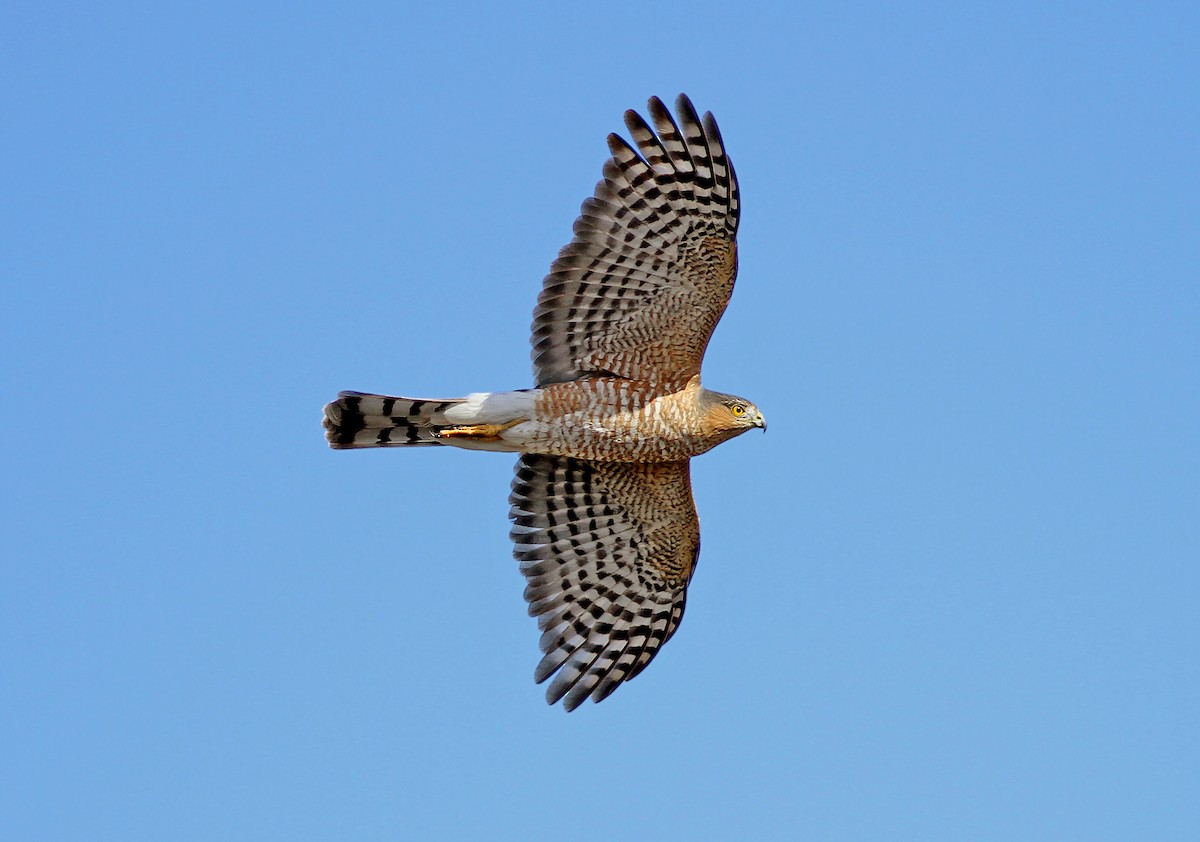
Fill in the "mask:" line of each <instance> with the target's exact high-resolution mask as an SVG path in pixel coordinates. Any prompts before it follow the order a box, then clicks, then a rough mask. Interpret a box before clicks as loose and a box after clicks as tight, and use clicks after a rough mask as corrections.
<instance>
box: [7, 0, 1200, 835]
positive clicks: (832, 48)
mask: <svg viewBox="0 0 1200 842" xmlns="http://www.w3.org/2000/svg"><path fill="white" fill-rule="evenodd" d="M0 33H2V34H0V42H2V48H0V73H2V87H0V97H2V99H0V106H2V107H3V112H4V114H5V115H6V116H5V120H4V121H3V126H2V127H0V137H2V139H3V141H2V142H3V149H4V155H3V163H0V167H2V168H3V180H4V184H5V191H4V193H5V199H4V201H3V202H2V203H0V273H2V277H3V279H4V289H5V292H4V301H5V305H4V306H3V307H2V308H0V344H2V346H3V358H2V360H3V361H2V365H0V385H2V386H3V390H4V394H5V395H6V398H7V401H8V406H7V412H6V413H5V422H4V426H5V430H6V439H7V441H8V446H7V447H5V448H4V452H3V457H2V463H0V469H2V470H0V482H3V485H4V494H3V497H4V505H3V509H2V511H0V519H2V520H3V534H4V543H5V548H6V552H5V553H4V556H5V558H4V560H3V565H2V568H0V575H2V579H0V651H2V652H3V657H2V664H0V709H2V711H3V714H2V716H0V817H3V818H0V825H2V827H0V829H2V830H3V834H2V835H3V836H4V837H5V838H6V839H14V840H59V839H62V840H79V839H89V840H110V839H111V840H131V839H148V840H151V839H152V840H159V839H172V840H193V839H194V840H211V839H247V840H273V839H281V840H282V839H287V840H297V839H304V840H307V839H313V840H322V839H338V840H343V839H360V840H373V839H380V840H382V839H405V838H408V839H415V838H461V839H466V838H489V839H518V838H519V839H539V838H572V839H579V840H591V839H647V838H653V837H657V838H664V839H674V838H693V839H705V838H712V839H733V838H768V839H769V838H774V839H782V838H806V839H821V840H878V839H889V840H895V839H913V840H931V839H946V840H961V839H972V840H991V839H994V840H1013V839H1020V840H1064V839H1080V840H1105V839H1112V840H1128V839H1134V838H1136V839H1182V838H1187V837H1188V836H1189V835H1191V834H1193V833H1194V832H1195V828H1196V826H1197V824H1198V823H1200V806H1198V805H1200V801H1198V800H1197V797H1196V793H1197V792H1198V791H1200V723H1198V718H1197V711H1200V659H1198V658H1197V650H1198V648H1200V611H1198V609H1200V572H1198V569H1197V568H1198V564H1197V562H1198V561H1200V436H1198V433H1200V378H1198V376H1197V362H1196V361H1197V360H1198V359H1200V340H1198V335H1200V331H1198V327H1200V284H1198V281H1200V248H1198V246H1197V243H1198V242H1200V237H1198V234H1200V231H1198V227H1200V226H1198V222H1200V198H1198V197H1200V170H1198V168H1197V154H1196V153H1197V150H1198V149H1200V118H1198V114H1200V112H1198V111H1197V109H1196V103H1197V101H1198V99H1200V96H1198V95H1200V70H1198V65H1197V60H1196V53H1195V45H1196V43H1197V38H1198V36H1200V15H1198V13H1197V10H1196V7H1195V5H1194V4H1185V3H1158V4H1132V3H1128V4H1122V3H1064V4H1057V3H1056V4H1045V3H1037V4H1023V3H1008V4H986V5H984V4H959V3H918V4H907V5H905V6H903V7H902V8H901V7H898V6H897V5H895V4H874V3H837V4H833V3H829V4H819V5H802V4H794V5H792V6H787V7H785V6H784V4H779V5H777V6H775V7H773V9H771V10H768V9H767V8H766V7H765V5H764V6H760V7H757V8H756V9H754V10H751V11H735V10H734V9H732V8H731V7H730V6H729V5H728V4H715V3H712V4H710V3H705V2H689V3H686V4H667V3H654V4H622V3H609V4H604V5H603V6H602V7H601V6H589V7H587V8H585V7H583V6H582V4H570V5H568V4H560V5H558V6H551V5H549V4H546V5H534V4H526V5H521V4H505V5H503V6H501V5H500V4H495V5H488V6H484V5H472V4H429V7H427V8H425V7H421V8H419V7H415V6H407V5H402V4H355V5H354V6H353V7H352V8H346V7H344V6H335V5H333V4H330V5H328V6H325V5H314V4H293V3H289V4H283V3H280V4H250V5H249V6H247V5H245V4H220V3H217V4H211V3H210V4H202V5H201V4H196V5H194V6H184V5H182V4H165V5H164V4H144V5H142V4H122V3H116V4H56V3H43V4H34V5H30V6H27V7H22V8H17V7H14V6H12V5H11V4H10V6H9V7H7V8H6V10H5V11H4V12H3V13H2V16H0ZM679 91H686V92H687V93H688V94H690V95H691V97H692V98H693V100H694V101H695V102H696V104H697V106H698V107H699V108H700V109H701V110H712V111H713V112H714V113H715V114H716V115H717V118H718V119H719V121H720V124H721V128H722V131H723V133H724V136H725V139H726V142H727V145H728V148H729V151H730V154H731V155H732V157H733V159H734V161H735V163H736V165H737V168H738V173H739V176H740V179H741V185H742V192H743V200H744V215H743V219H742V228H741V235H740V245H741V277H740V281H739V286H738V289H737V291H736V293H735V295H734V298H733V302H732V306H731V307H730V309H729V311H728V313H727V314H726V316H725V318H724V320H723V321H722V323H721V325H720V326H719V328H718V330H717V334H716V336H715V338H714V340H713V343H712V345H711V346H710V348H709V354H708V357H707V360H706V367H705V382H706V384H707V385H709V386H710V387H712V388H716V389H721V390H724V391H732V392H737V393H739V394H743V395H746V396H748V397H750V398H751V399H753V400H754V401H755V402H756V403H758V405H759V406H760V407H761V408H762V409H763V411H764V413H765V414H766V416H767V418H768V419H769V420H770V432H769V433H768V434H767V435H766V436H759V435H754V436H745V437H742V438H739V439H737V440H735V441H734V442H731V443H729V444H727V445H724V446H722V447H720V448H718V449H717V450H716V451H714V452H712V453H710V454H708V455H706V456H704V457H702V458H701V459H699V460H697V461H696V463H695V464H694V466H693V474H694V481H695V487H696V496H697V502H698V505H699V510H700V517H701V521H702V524H703V535H704V552H703V555H702V557H701V561H700V566H699V570H698V573H697V575H696V578H695V579H694V580H693V585H692V589H691V594H690V599H689V603H688V616H687V618H686V620H685V621H684V623H683V625H682V627H681V631H680V633H679V634H678V635H677V636H676V637H675V638H674V639H673V640H672V641H671V642H670V643H669V644H668V645H667V647H666V648H665V649H664V650H663V652H662V653H661V655H660V656H659V657H658V658H657V659H656V660H655V662H654V664H653V665H652V667H651V668H649V669H647V670H646V672H645V673H643V674H642V675H641V676H640V677H638V678H637V679H636V680H635V681H633V682H632V683H631V684H629V685H627V686H625V687H623V688H621V689H620V690H619V691H618V692H617V693H616V694H615V695H614V696H613V697H612V698H611V699H609V700H608V701H606V702H605V703H603V704H601V705H592V704H590V703H589V704H587V705H586V706H585V707H583V708H581V709H580V710H579V711H577V712H576V713H573V714H571V715H569V716H568V715H565V714H563V713H562V711H561V709H557V708H549V707H547V706H546V705H545V703H544V702H543V701H542V690H541V688H538V687H535V686H534V684H533V683H532V678H531V676H532V671H533V667H534V665H535V663H536V662H537V660H538V653H537V632H536V627H535V623H534V621H533V620H531V619H530V618H528V617H527V616H526V615H525V606H524V603H523V601H522V599H521V590H522V582H521V579H520V576H519V574H518V573H517V570H516V565H515V563H514V562H513V561H512V559H511V555H510V547H509V543H508V539H507V528H508V526H507V520H506V513H507V504H506V496H507V493H508V484H509V481H510V478H511V462H512V459H511V458H510V457H508V456H505V455H494V454H479V453H468V452H458V451H448V452H447V451H444V450H442V449H437V450H432V449H426V450H421V451H417V452H401V451H397V450H390V451H363V452H344V453H335V452H332V451H330V450H328V449H327V448H326V447H325V444H324V441H323V438H322V435H321V429H320V421H319V419H320V410H321V406H322V405H323V404H324V403H325V402H326V401H327V400H329V399H330V398H331V397H332V396H333V395H335V394H336V393H337V391H338V390H339V389H359V390H367V391H383V392H393V393H399V394H410V395H435V396H438V395H454V394H463V393H466V392H470V391H476V390H481V389H503V388H519V387H524V386H527V385H529V383H530V376H531V375H530V369H529V360H528V344H527V342H528V335H527V334H528V325H529V319H530V313H531V310H532V306H533V301H534V298H535V296H536V293H537V290H538V288H539V284H540V281H541V277H542V275H543V274H544V273H545V271H546V269H547V267H548V266H549V263H550V261H551V260H552V259H553V257H554V255H555V254H556V253H557V250H558V248H559V247H560V246H561V245H563V244H564V243H565V242H566V241H567V240H568V239H569V237H570V225H571V222H572V220H573V219H574V216H575V214H576V212H577V210H578V206H579V203H580V201H582V199H583V198H584V197H585V196H587V195H589V194H590V192H591V189H592V186H593V184H594V183H595V180H596V179H597V177H598V176H599V172H600V166H601V164H602V162H603V160H604V157H605V155H606V147H605V144H604V138H605V135H606V134H607V133H608V132H610V131H617V130H621V129H622V128H623V127H622V122H621V115H622V112H623V111H624V109H626V108H629V107H638V108H641V107H643V106H644V103H645V100H646V98H647V97H648V96H649V95H651V94H657V95H660V96H662V97H664V98H673V97H674V96H675V95H676V94H677V93H678V92H679Z"/></svg>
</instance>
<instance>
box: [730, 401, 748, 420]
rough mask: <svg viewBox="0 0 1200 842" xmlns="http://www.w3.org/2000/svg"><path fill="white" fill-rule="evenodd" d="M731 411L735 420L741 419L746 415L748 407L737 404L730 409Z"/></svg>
mask: <svg viewBox="0 0 1200 842" xmlns="http://www.w3.org/2000/svg"><path fill="white" fill-rule="evenodd" d="M729 411H730V412H732V413H733V415H734V417H735V418H741V417H742V416H743V415H745V414H746V407H744V406H742V405H741V404H740V403H735V404H734V405H733V406H731V407H730V408H729Z"/></svg>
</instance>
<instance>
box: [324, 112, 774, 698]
mask: <svg viewBox="0 0 1200 842" xmlns="http://www.w3.org/2000/svg"><path fill="white" fill-rule="evenodd" d="M648 108H649V115H650V122H646V120H644V119H643V118H642V117H641V116H639V115H638V114H637V112H635V111H627V112H625V125H626V126H627V127H628V129H629V132H630V134H631V135H632V137H633V141H634V144H636V145H630V144H629V143H628V142H626V141H625V140H624V139H622V138H621V137H620V136H619V135H616V134H610V135H609V136H608V147H609V150H610V151H611V153H612V157H611V158H610V159H609V160H608V161H607V162H606V163H605V165H604V171H603V176H604V177H603V180H602V181H600V183H599V184H598V185H597V186H596V191H595V195H594V196H593V197H592V198H590V199H587V200H586V201H585V202H584V203H583V208H582V210H581V211H580V214H579V218H578V219H577V220H575V226H574V234H575V237H574V239H573V240H572V241H571V242H570V243H569V244H568V245H567V246H566V247H565V248H564V249H563V250H562V251H561V252H559V255H558V259H556V260H555V261H554V264H553V265H552V266H551V267H550V274H548V275H547V276H546V278H545V280H544V282H543V285H542V291H541V294H540V295H539V296H538V300H537V306H536V308H535V309H534V314H533V338H532V342H533V353H532V356H533V370H534V380H535V383H536V385H535V386H534V388H532V389H520V390H517V391H511V392H480V393H476V394H472V395H469V396H467V397H465V398H454V399H435V398H402V397H389V396H386V395H373V394H365V393H362V392H342V393H340V394H339V395H338V398H337V400H335V401H334V402H333V403H330V404H329V405H328V406H326V407H325V422H324V423H325V429H326V438H327V439H328V441H329V444H330V446H331V447H333V448H336V449H349V448H363V447H421V446H430V445H440V446H450V447H461V448H466V449H468V450H494V451H506V452H513V453H519V454H520V456H519V458H518V460H517V466H516V476H515V478H514V479H513V483H512V494H511V496H510V497H509V503H510V504H511V506H512V509H511V511H510V513H509V518H510V519H511V520H512V522H513V525H512V531H511V536H512V540H513V542H514V545H515V547H514V555H515V556H516V558H517V560H518V561H519V562H520V569H521V572H522V573H523V574H524V575H525V578H526V580H527V583H526V587H525V599H526V601H527V602H528V603H529V613H530V615H531V616H534V617H537V620H538V627H539V629H540V630H541V633H542V636H541V650H542V652H543V653H544V656H543V657H542V660H541V662H540V663H539V664H538V665H537V668H536V670H535V671H534V679H535V680H536V681H537V682H538V683H541V682H543V681H545V680H546V679H548V678H550V677H551V676H554V679H553V681H551V683H550V685H549V687H548V689H547V691H546V700H547V701H548V702H549V703H550V704H555V703H557V702H559V701H560V700H561V701H562V702H563V706H564V707H565V708H566V709H567V710H568V711H570V710H574V709H575V708H576V707H578V706H579V705H580V704H581V703H582V702H583V701H584V700H585V699H586V698H588V697H589V696H590V697H591V698H592V700H593V701H596V702H599V701H601V700H602V699H604V698H606V697H607V696H608V695H609V694H611V693H612V692H613V691H614V690H615V689H616V688H617V687H618V686H620V684H621V683H622V682H624V681H628V680H629V679H631V678H633V677H634V676H635V675H637V674H638V673H640V672H641V671H642V670H643V669H644V668H645V667H646V665H647V664H648V663H650V661H651V659H653V658H654V655H655V654H656V653H657V652H658V650H659V648H660V647H661V646H662V645H663V644H664V643H666V642H667V640H668V639H670V637H671V635H673V634H674V633H675V630H676V629H677V628H678V627H679V621H680V620H681V619H682V618H683V610H684V605H685V603H686V600H687V587H688V583H689V581H690V580H691V578H692V573H693V572H694V571H695V569H696V559H697V556H698V554H699V552H700V527H699V523H698V521H697V518H696V506H695V503H694V502H693V500H692V486H691V479H690V474H689V464H690V459H691V458H692V457H693V456H697V455H699V454H701V453H704V452H705V451H708V450H710V449H711V448H713V447H715V446H716V445H718V444H720V443H721V442H723V441H726V440H728V439H731V438H733V437H734V436H737V435H740V434H741V433H744V432H746V431H747V430H750V429H753V428H759V429H762V430H766V428H767V424H766V421H765V420H764V419H763V416H762V413H760V412H759V411H758V408H757V407H756V406H755V405H754V404H753V403H751V402H750V401H748V400H746V399H745V398H739V397H736V396H734V395H727V394H723V393H721V392H713V391H709V390H708V389H706V388H704V387H703V386H701V385H700V363H701V360H702V359H703V357H704V349H705V347H706V346H707V345H708V340H709V338H710V337H711V336H712V332H713V328H715V327H716V324H717V320H718V319H720V318H721V314H722V312H724V310H725V306H726V304H727V303H728V301H729V297H730V294H731V293H732V292H733V283H734V278H735V277H736V275H737V242H736V238H737V229H738V216H739V207H740V204H739V198H738V186H737V178H736V176H735V175H734V171H733V164H732V163H731V162H730V161H729V158H728V157H727V156H726V154H725V146H724V143H723V142H722V140H721V133H720V132H719V131H718V129H717V124H716V121H715V120H714V119H713V117H712V114H707V113H706V114H705V115H704V117H703V118H701V117H700V116H698V115H697V113H696V109H695V108H694V107H693V106H692V103H691V101H690V100H689V99H688V98H687V97H686V96H684V95H682V94H681V95H680V96H679V99H678V100H677V101H676V113H677V115H678V120H676V119H675V118H674V117H672V115H671V112H670V111H669V110H668V109H667V107H666V106H665V105H663V103H662V101H661V100H659V99H658V98H657V97H655V98H652V99H651V100H650V101H649V106H648Z"/></svg>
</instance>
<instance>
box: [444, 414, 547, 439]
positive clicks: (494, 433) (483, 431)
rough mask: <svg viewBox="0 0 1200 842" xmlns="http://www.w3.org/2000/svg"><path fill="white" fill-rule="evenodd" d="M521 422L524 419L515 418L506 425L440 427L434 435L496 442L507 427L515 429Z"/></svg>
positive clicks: (445, 437)
mask: <svg viewBox="0 0 1200 842" xmlns="http://www.w3.org/2000/svg"><path fill="white" fill-rule="evenodd" d="M523 420H525V419H523V418H517V419H516V420H514V421H509V422H508V423H507V424H463V425H460V426H457V427H442V428H441V429H439V430H437V431H436V432H435V433H434V435H436V436H437V437H438V438H439V439H452V438H464V439H465V438H471V439H479V440H481V441H496V440H497V439H499V438H500V434H501V433H502V432H504V431H505V430H507V429H508V428H509V427H515V426H516V425H517V424H520V423H521V422H522V421H523Z"/></svg>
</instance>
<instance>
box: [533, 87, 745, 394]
mask: <svg viewBox="0 0 1200 842" xmlns="http://www.w3.org/2000/svg"><path fill="white" fill-rule="evenodd" d="M675 107H676V110H677V111H678V113H679V123H678V124H676V122H675V121H674V120H673V119H672V118H671V113H670V111H668V110H667V108H666V106H664V105H663V104H662V101H661V100H659V99H658V98H657V97H655V98H652V99H651V100H650V103H649V111H650V117H651V120H652V121H653V123H654V127H655V129H656V130H657V133H656V132H655V129H651V128H650V126H649V125H647V124H646V122H645V121H644V120H643V119H642V118H641V117H640V116H639V115H638V114H637V113H636V112H634V111H627V112H625V125H626V126H628V127H629V131H630V133H631V134H632V136H633V139H634V141H635V142H636V143H637V146H638V150H637V151H635V150H634V149H633V148H632V147H631V146H630V145H629V144H628V143H626V142H625V141H624V140H623V139H622V138H620V137H619V136H617V135H615V134H612V135H609V136H608V146H609V149H610V150H612V155H613V157H612V158H611V159H610V160H609V161H607V162H606V163H605V165H604V180H603V181H601V182H600V183H599V184H597V185H596V195H595V197H594V198H591V199H588V200H587V201H585V202H584V203H583V209H582V210H581V211H580V215H579V218H578V219H577V220H575V239H574V240H572V241H571V243H570V244H569V245H567V246H566V248H564V249H563V250H562V251H561V252H560V253H559V255H558V259H557V260H555V261H554V265H553V266H551V267H550V274H549V275H547V276H546V279H545V281H544V282H543V288H542V292H541V295H539V296H538V303H537V307H536V308H535V310H534V314H533V315H534V317H533V338H532V341H533V368H534V375H535V377H536V379H537V384H538V385H539V386H544V385H546V384H548V383H560V382H563V381H566V380H574V379H577V378H578V377H580V376H584V375H589V374H611V375H616V376H618V377H625V378H629V379H632V380H649V381H653V382H657V383H660V384H663V385H664V386H666V387H668V388H670V387H679V386H682V385H683V384H684V383H686V382H687V380H688V379H689V378H691V377H692V376H693V375H695V374H698V373H699V372H700V361H701V359H702V358H703V357H704V349H705V347H706V346H707V345H708V340H709V337H711V336H712V332H713V328H714V327H716V324H717V320H718V319H720V318H721V313H722V312H724V310H725V305H726V304H727V303H728V302H729V296H730V294H731V293H732V292H733V281H734V278H735V277H736V275H737V249H736V246H735V237H736V236H737V227H738V211H739V202H738V188H737V177H736V176H735V174H734V171H733V164H732V163H730V161H729V159H728V158H727V157H726V156H725V148H724V146H723V144H722V142H721V134H720V132H719V131H718V130H717V124H716V121H715V120H713V117H712V114H705V115H704V118H703V120H701V118H700V117H698V116H697V115H696V109H695V108H693V107H692V103H691V102H690V101H689V100H688V98H687V97H686V96H684V95H682V94H681V95H680V96H679V99H678V100H677V101H676V104H675ZM639 152H640V155H639Z"/></svg>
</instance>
